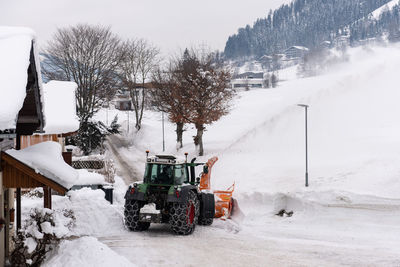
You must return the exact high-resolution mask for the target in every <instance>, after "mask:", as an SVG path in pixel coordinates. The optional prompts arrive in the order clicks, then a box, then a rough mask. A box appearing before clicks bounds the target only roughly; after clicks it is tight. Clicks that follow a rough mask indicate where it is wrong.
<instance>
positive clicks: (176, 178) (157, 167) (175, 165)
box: [144, 155, 189, 185]
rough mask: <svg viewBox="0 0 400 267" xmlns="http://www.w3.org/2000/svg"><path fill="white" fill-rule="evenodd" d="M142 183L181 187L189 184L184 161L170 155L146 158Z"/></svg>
mask: <svg viewBox="0 0 400 267" xmlns="http://www.w3.org/2000/svg"><path fill="white" fill-rule="evenodd" d="M144 183H148V184H162V185H182V184H185V183H189V172H188V167H187V164H186V163H185V161H183V160H179V159H177V158H176V157H174V156H170V155H156V156H154V157H148V158H147V164H146V169H145V173H144Z"/></svg>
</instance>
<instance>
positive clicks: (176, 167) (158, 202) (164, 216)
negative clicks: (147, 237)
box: [124, 151, 237, 235]
mask: <svg viewBox="0 0 400 267" xmlns="http://www.w3.org/2000/svg"><path fill="white" fill-rule="evenodd" d="M148 154H149V152H148V151H146V167H145V173H144V178H143V182H136V183H134V184H133V185H130V186H129V188H128V190H127V192H126V193H125V210H124V222H125V226H126V227H127V228H128V229H129V230H131V231H143V230H147V229H148V228H149V227H150V224H151V223H168V224H170V226H171V229H172V231H173V232H175V233H176V234H180V235H188V234H191V233H192V232H193V231H194V229H195V226H196V224H201V225H211V224H212V222H213V218H214V217H215V218H221V219H224V220H225V219H228V218H230V217H231V215H232V212H233V209H234V207H237V205H236V204H235V203H237V202H235V200H234V199H233V198H232V194H233V191H234V186H235V184H233V185H232V186H231V187H230V188H228V189H227V190H226V191H214V192H212V191H211V184H210V178H211V169H212V167H213V165H214V163H215V162H216V161H217V160H218V158H217V157H213V158H211V159H209V160H208V161H207V163H197V162H195V161H196V158H194V159H192V161H191V162H188V161H187V153H185V156H186V159H178V158H176V157H175V156H172V155H156V156H149V155H148ZM200 165H204V166H203V172H202V173H201V175H200V177H196V175H195V167H197V166H200Z"/></svg>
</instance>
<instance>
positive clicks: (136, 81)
mask: <svg viewBox="0 0 400 267" xmlns="http://www.w3.org/2000/svg"><path fill="white" fill-rule="evenodd" d="M122 50H123V52H122V54H123V55H124V58H123V61H122V63H121V65H120V67H119V77H120V80H121V81H122V84H123V85H124V87H125V88H126V89H127V90H129V92H130V96H131V99H132V105H133V108H134V111H135V119H136V125H135V127H136V129H137V130H140V128H141V125H142V118H143V111H144V107H145V103H146V90H145V83H146V80H147V79H148V78H149V77H150V74H151V72H152V70H154V68H155V66H156V64H157V62H158V55H159V50H158V49H157V48H156V47H154V46H152V45H151V44H149V43H148V42H147V41H146V40H143V39H139V40H134V39H133V40H128V41H126V42H125V43H124V45H123V48H122Z"/></svg>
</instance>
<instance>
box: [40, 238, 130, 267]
mask: <svg viewBox="0 0 400 267" xmlns="http://www.w3.org/2000/svg"><path fill="white" fill-rule="evenodd" d="M88 252H89V253H88ZM43 266H44V267H45V266H47V267H50V266H52V267H53V266H60V267H61V266H93V267H109V266H121V267H127V266H135V265H134V264H132V263H131V262H129V261H128V260H127V259H126V258H125V257H123V256H120V255H118V254H117V253H115V252H114V251H112V250H111V249H110V248H108V247H107V246H106V245H104V244H102V243H100V242H99V241H97V239H96V238H94V237H82V238H78V239H75V240H72V241H69V240H64V241H62V242H61V244H60V246H59V248H58V249H57V251H56V254H55V255H54V256H53V257H52V258H50V259H49V260H48V261H47V262H46V263H45V264H44V265H43Z"/></svg>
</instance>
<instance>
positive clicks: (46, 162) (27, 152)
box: [6, 142, 79, 189]
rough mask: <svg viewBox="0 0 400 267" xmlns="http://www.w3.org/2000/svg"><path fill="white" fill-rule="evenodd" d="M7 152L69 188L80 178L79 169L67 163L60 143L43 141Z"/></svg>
mask: <svg viewBox="0 0 400 267" xmlns="http://www.w3.org/2000/svg"><path fill="white" fill-rule="evenodd" d="M6 153H7V154H9V155H10V156H12V157H14V158H15V159H17V160H19V161H21V162H22V163H24V164H26V165H28V166H29V167H31V168H32V169H34V170H35V171H36V172H37V173H40V174H42V175H43V176H45V177H47V178H48V179H51V180H53V181H54V182H56V183H58V184H60V185H62V186H64V187H65V188H67V189H68V188H71V187H72V186H73V185H74V184H75V183H76V182H77V181H78V179H79V173H78V171H77V170H75V169H74V168H72V167H71V166H69V165H68V164H67V163H65V161H64V159H63V157H62V154H61V145H60V144H59V143H56V142H43V143H39V144H37V145H33V146H29V147H27V148H24V149H22V150H14V149H9V150H7V151H6Z"/></svg>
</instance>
